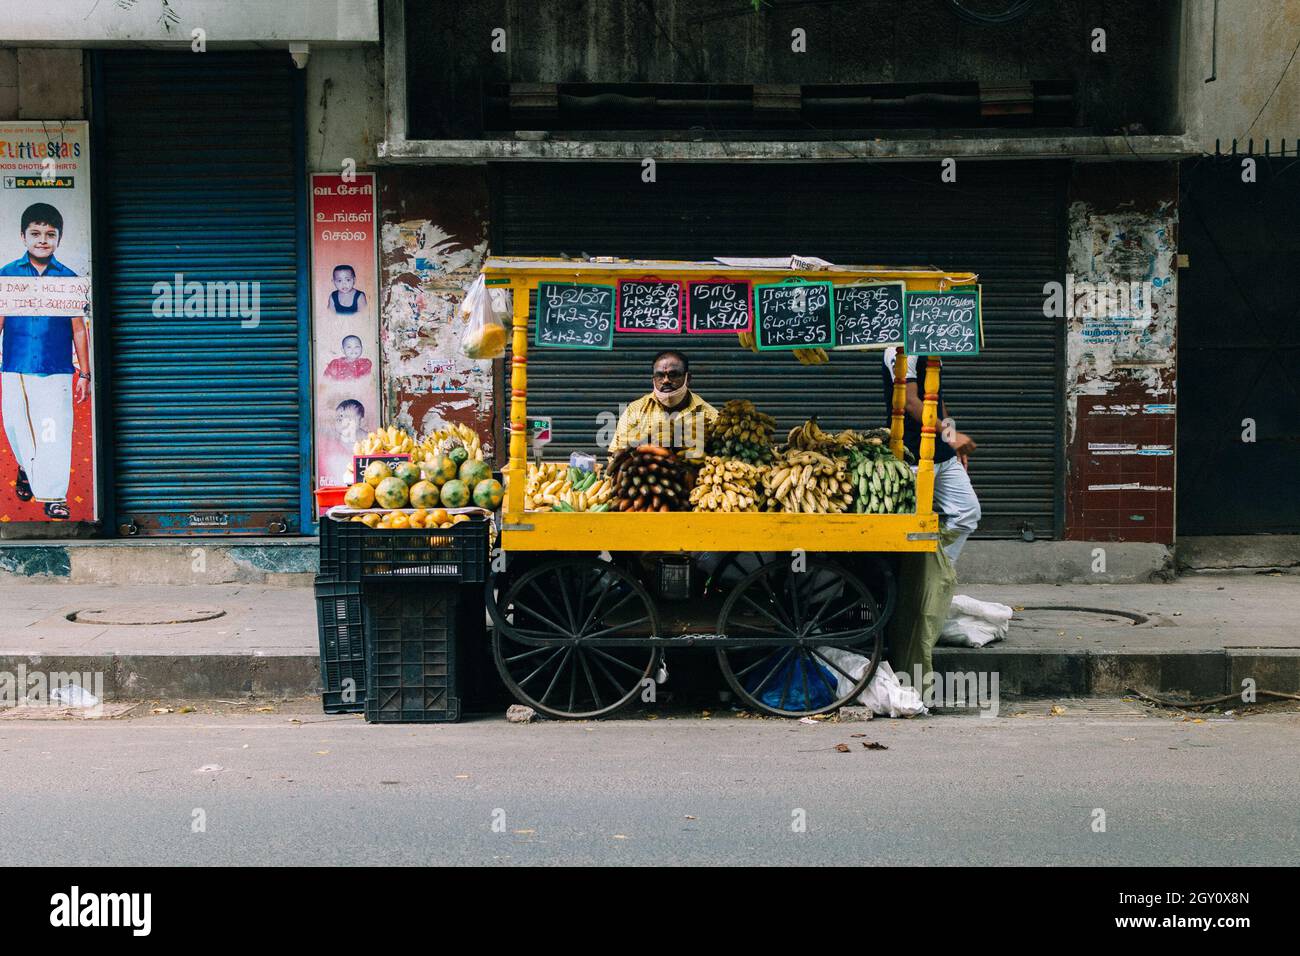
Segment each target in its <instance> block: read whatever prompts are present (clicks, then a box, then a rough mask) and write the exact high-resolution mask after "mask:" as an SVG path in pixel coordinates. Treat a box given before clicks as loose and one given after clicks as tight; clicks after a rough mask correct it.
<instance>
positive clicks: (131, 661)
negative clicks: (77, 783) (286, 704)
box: [0, 654, 321, 700]
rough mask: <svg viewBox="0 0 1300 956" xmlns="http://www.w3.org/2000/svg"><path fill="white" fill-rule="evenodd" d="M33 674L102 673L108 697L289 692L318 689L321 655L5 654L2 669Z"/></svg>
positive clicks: (203, 696) (276, 694) (206, 696)
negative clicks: (117, 655) (23, 669)
mask: <svg viewBox="0 0 1300 956" xmlns="http://www.w3.org/2000/svg"><path fill="white" fill-rule="evenodd" d="M20 666H21V667H22V668H25V670H26V673H28V674H29V675H30V674H32V673H34V672H36V671H41V672H44V673H46V674H50V673H75V674H85V673H91V674H103V675H104V677H103V680H104V696H105V698H106V699H107V700H141V699H150V700H152V699H159V700H162V699H173V700H174V699H196V700H209V699H216V698H222V697H243V696H250V695H251V696H257V697H289V696H302V695H304V694H318V693H320V686H321V685H320V660H319V658H317V657H316V656H314V655H306V654H303V655H286V656H282V657H262V656H252V655H244V654H185V655H179V654H178V655H166V654H150V655H135V656H123V657H116V656H112V657H110V656H99V655H62V656H35V655H22V656H18V655H5V656H0V671H7V672H9V673H11V674H17V673H18V672H19V668H20Z"/></svg>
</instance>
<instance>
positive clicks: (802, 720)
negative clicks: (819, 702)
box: [799, 717, 817, 724]
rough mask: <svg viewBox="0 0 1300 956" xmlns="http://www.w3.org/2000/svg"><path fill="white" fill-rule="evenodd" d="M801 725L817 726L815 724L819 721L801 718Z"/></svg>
mask: <svg viewBox="0 0 1300 956" xmlns="http://www.w3.org/2000/svg"><path fill="white" fill-rule="evenodd" d="M799 723H801V724H815V723H817V721H815V720H813V719H812V718H811V717H800V718H799Z"/></svg>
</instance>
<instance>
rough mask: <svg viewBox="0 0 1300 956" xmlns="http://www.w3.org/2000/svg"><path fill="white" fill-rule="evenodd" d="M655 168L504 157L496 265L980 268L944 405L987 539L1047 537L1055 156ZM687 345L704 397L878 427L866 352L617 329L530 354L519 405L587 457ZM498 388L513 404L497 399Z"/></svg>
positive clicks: (495, 221)
mask: <svg viewBox="0 0 1300 956" xmlns="http://www.w3.org/2000/svg"><path fill="white" fill-rule="evenodd" d="M939 173H940V167H939V164H938V163H927V164H924V165H920V164H908V165H894V164H871V165H867V164H828V165H809V164H799V165H777V166H768V165H762V166H760V165H752V164H751V165H666V164H660V166H659V168H658V170H657V182H654V183H645V182H642V180H641V166H640V164H617V165H616V164H607V165H595V164H589V165H584V164H569V165H562V164H543V165H533V164H518V165H508V166H500V167H497V168H496V169H495V170H494V176H495V177H496V182H495V185H494V189H493V194H494V196H495V207H494V210H493V217H492V252H493V253H494V254H496V255H560V254H569V255H574V256H577V255H582V254H589V255H615V256H631V257H637V258H660V259H709V258H712V257H714V256H719V255H722V256H787V255H790V254H792V253H797V254H803V255H811V256H820V257H822V258H824V259H828V260H830V261H831V262H835V263H842V264H878V265H882V266H905V265H908V266H914V265H934V266H938V267H940V268H945V269H953V270H972V271H975V272H978V273H979V274H980V279H981V282H982V283H983V287H984V332H985V337H986V339H987V342H988V346H987V350H986V352H985V354H982V355H980V356H979V357H978V358H977V359H970V360H960V361H959V360H953V361H951V362H950V363H949V366H948V367H949V374H948V375H947V376H946V377H945V379H944V392H945V396H946V398H947V401H948V407H949V411H950V412H951V413H952V414H953V416H954V418H955V419H956V421H957V425H958V427H959V428H960V429H961V430H962V431H965V432H968V433H970V434H971V435H972V436H973V437H974V438H975V440H976V441H977V442H978V443H979V453H978V455H977V457H976V458H975V460H974V461H973V463H972V471H971V477H972V480H973V481H974V483H975V487H976V490H977V492H978V494H979V496H980V500H981V502H982V505H983V509H984V519H983V521H982V522H981V532H982V533H983V534H985V535H1009V534H1015V533H1019V532H1020V530H1021V528H1022V526H1023V525H1024V524H1026V523H1027V524H1029V525H1031V526H1032V528H1033V530H1034V533H1035V534H1036V535H1038V536H1040V537H1047V536H1052V535H1053V534H1055V533H1056V531H1057V522H1056V514H1057V499H1058V494H1057V488H1058V481H1059V478H1060V474H1059V467H1058V464H1057V463H1058V460H1059V450H1060V445H1059V442H1060V440H1061V435H1060V424H1059V422H1060V416H1059V409H1060V407H1061V394H1060V381H1061V375H1060V371H1059V356H1060V353H1061V343H1062V327H1061V322H1060V320H1059V319H1050V318H1046V317H1044V315H1043V284H1044V283H1045V282H1049V281H1053V280H1056V281H1060V279H1061V278H1062V272H1063V262H1062V258H1063V255H1062V253H1063V242H1064V236H1065V187H1066V180H1067V175H1068V164H1065V163H1029V162H1006V163H961V164H959V166H958V172H957V181H956V182H955V183H943V182H941V180H940V178H939ZM664 348H683V349H685V350H688V352H689V355H690V359H691V367H692V371H693V372H694V373H695V384H696V385H697V386H698V389H699V392H700V393H701V394H702V395H703V396H704V397H705V398H706V399H707V400H709V401H710V402H713V403H714V404H715V405H720V404H721V403H722V402H723V401H725V400H727V399H729V398H741V397H745V398H750V399H752V400H753V401H754V402H755V403H756V404H757V405H758V406H759V407H760V408H762V409H764V410H766V411H768V412H770V413H771V414H773V415H775V416H776V417H777V419H778V421H779V422H780V423H781V425H782V426H783V427H787V428H788V427H790V426H793V425H795V424H797V423H798V422H800V421H802V420H803V419H804V418H806V417H807V416H808V415H810V414H814V413H815V414H817V415H818V416H819V420H820V421H821V422H822V423H823V425H824V426H825V427H829V428H842V427H847V426H857V427H864V426H867V427H870V426H876V425H883V424H886V421H887V420H886V411H885V407H884V404H883V402H882V399H881V394H880V380H879V375H880V372H879V368H880V365H881V362H882V359H881V355H880V353H879V352H869V353H844V352H837V353H834V354H833V355H832V358H831V364H830V365H827V366H818V367H810V368H805V367H803V366H801V365H799V364H798V362H797V361H796V360H795V359H794V358H793V356H790V355H755V354H753V353H750V352H746V351H743V350H741V349H740V348H739V346H738V345H737V343H736V341H735V339H734V338H722V337H708V336H687V335H682V336H666V335H642V336H634V335H623V334H620V335H618V336H617V338H616V339H615V347H614V350H613V351H612V352H607V353H598V352H573V351H566V350H558V349H557V350H549V351H545V350H539V349H537V350H532V353H533V354H532V357H531V360H530V361H529V364H528V371H529V376H528V385H529V388H528V393H529V409H530V411H532V412H534V413H538V414H547V413H549V414H551V415H553V416H554V417H555V425H556V443H557V447H556V448H555V449H554V450H555V451H561V450H569V449H576V448H586V449H594V447H595V445H594V435H595V431H596V429H597V427H598V421H597V416H598V415H599V414H600V412H602V411H612V412H616V411H617V410H618V403H619V402H621V401H630V400H631V399H633V398H636V397H639V396H640V395H643V394H645V393H646V392H647V391H649V390H650V381H649V365H650V361H649V360H650V356H651V355H652V354H653V353H654V352H655V351H657V350H659V349H664ZM507 394H509V393H508V392H507Z"/></svg>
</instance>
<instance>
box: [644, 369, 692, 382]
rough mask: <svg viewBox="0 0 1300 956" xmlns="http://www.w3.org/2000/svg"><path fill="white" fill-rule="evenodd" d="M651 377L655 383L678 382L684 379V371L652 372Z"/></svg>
mask: <svg viewBox="0 0 1300 956" xmlns="http://www.w3.org/2000/svg"><path fill="white" fill-rule="evenodd" d="M651 377H652V378H653V379H654V381H656V382H680V381H681V380H682V379H684V378H685V377H686V372H685V370H684V369H678V370H676V371H672V372H654V373H652V375H651Z"/></svg>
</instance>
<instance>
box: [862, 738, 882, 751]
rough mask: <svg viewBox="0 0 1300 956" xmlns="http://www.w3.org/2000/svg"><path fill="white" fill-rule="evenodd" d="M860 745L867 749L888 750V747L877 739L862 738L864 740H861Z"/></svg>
mask: <svg viewBox="0 0 1300 956" xmlns="http://www.w3.org/2000/svg"><path fill="white" fill-rule="evenodd" d="M862 746H864V747H866V748H867V749H868V750H888V749H889V748H888V747H886V746H885V745H884V744H882V743H881V742H880V741H878V740H864V741H862Z"/></svg>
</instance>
